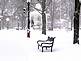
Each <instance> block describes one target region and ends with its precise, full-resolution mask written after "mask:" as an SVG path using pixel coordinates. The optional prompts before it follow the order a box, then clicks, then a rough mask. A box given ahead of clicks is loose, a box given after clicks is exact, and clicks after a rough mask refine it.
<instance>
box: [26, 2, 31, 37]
mask: <svg viewBox="0 0 81 61" xmlns="http://www.w3.org/2000/svg"><path fill="white" fill-rule="evenodd" d="M30 2H31V0H27V5H28V24H27V37H29V38H30Z"/></svg>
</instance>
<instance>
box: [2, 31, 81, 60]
mask: <svg viewBox="0 0 81 61" xmlns="http://www.w3.org/2000/svg"><path fill="white" fill-rule="evenodd" d="M26 34H27V33H26V31H23V30H20V31H18V30H1V31H0V61H81V59H80V57H81V53H80V52H81V45H77V44H76V45H73V44H72V43H73V32H72V31H65V30H61V31H60V30H59V31H56V30H55V31H47V36H45V35H42V34H41V31H37V30H32V31H31V38H30V39H29V38H27V37H26ZM80 35H81V34H80ZM48 36H56V39H55V44H54V47H53V52H50V49H48V50H47V51H46V50H45V49H44V52H43V53H42V52H41V48H40V49H39V50H38V49H37V47H38V46H37V40H39V39H47V37H48ZM80 40H81V39H80ZM80 43H81V42H80Z"/></svg>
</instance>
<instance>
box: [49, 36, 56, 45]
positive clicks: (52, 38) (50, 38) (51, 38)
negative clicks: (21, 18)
mask: <svg viewBox="0 0 81 61" xmlns="http://www.w3.org/2000/svg"><path fill="white" fill-rule="evenodd" d="M55 38H56V37H49V36H48V39H47V41H52V46H53V43H54V39H55Z"/></svg>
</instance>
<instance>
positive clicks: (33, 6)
mask: <svg viewBox="0 0 81 61" xmlns="http://www.w3.org/2000/svg"><path fill="white" fill-rule="evenodd" d="M30 6H31V5H30ZM31 7H33V8H34V9H35V10H37V11H38V12H39V13H40V14H41V15H42V13H41V12H42V11H41V10H39V9H37V8H35V7H34V6H31Z"/></svg>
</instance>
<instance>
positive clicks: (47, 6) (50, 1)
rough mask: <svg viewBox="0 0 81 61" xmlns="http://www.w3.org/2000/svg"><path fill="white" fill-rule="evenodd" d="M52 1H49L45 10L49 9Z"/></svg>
mask: <svg viewBox="0 0 81 61" xmlns="http://www.w3.org/2000/svg"><path fill="white" fill-rule="evenodd" d="M51 3H52V0H51V1H50V2H49V3H48V5H47V7H46V8H45V11H46V10H47V9H48V7H49V5H50V4H51Z"/></svg>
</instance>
